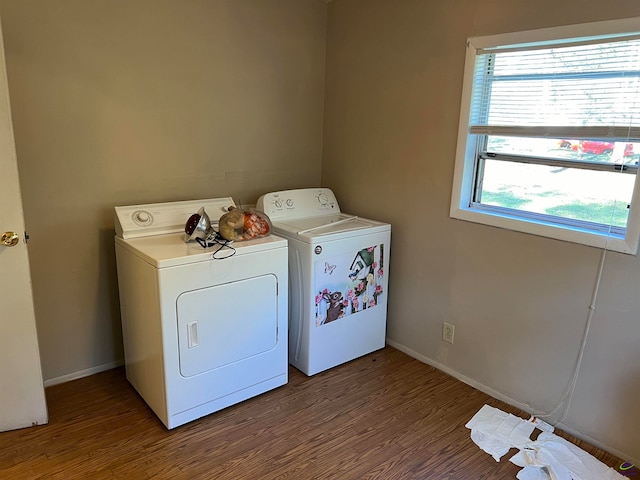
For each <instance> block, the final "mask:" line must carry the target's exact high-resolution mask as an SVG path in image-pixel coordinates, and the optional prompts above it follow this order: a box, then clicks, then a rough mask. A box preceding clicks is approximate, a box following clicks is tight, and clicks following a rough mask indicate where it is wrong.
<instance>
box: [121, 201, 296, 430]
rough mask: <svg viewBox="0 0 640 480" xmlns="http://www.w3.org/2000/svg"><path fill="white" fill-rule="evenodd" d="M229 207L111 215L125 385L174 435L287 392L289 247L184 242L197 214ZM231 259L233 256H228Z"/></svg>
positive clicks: (196, 204) (168, 206)
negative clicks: (204, 420)
mask: <svg viewBox="0 0 640 480" xmlns="http://www.w3.org/2000/svg"><path fill="white" fill-rule="evenodd" d="M232 205H234V203H233V200H232V199H231V198H219V199H207V200H195V201H186V202H171V203H158V204H147V205H133V206H125V207H115V216H116V239H115V249H116V261H117V269H118V284H119V291H120V304H121V313H122V333H123V338H124V353H125V366H126V374H127V379H128V380H129V382H130V383H131V384H132V385H133V387H134V388H135V389H136V390H137V391H138V393H139V394H140V395H141V396H142V398H143V399H144V400H145V401H146V403H147V404H148V405H149V406H150V407H151V409H152V410H153V411H154V412H155V413H156V415H157V416H158V417H159V418H160V420H161V421H162V422H163V423H164V424H165V425H166V427H167V428H169V429H171V428H174V427H177V426H179V425H182V424H184V423H187V422H190V421H192V420H195V419H197V418H200V417H202V416H204V415H207V414H210V413H212V412H215V411H217V410H220V409H222V408H225V407H228V406H230V405H233V404H235V403H238V402H240V401H243V400H246V399H248V398H250V397H253V396H255V395H258V394H261V393H263V392H266V391H268V390H271V389H273V388H276V387H278V386H281V385H284V384H285V383H287V379H288V370H287V369H288V361H287V324H286V321H287V320H286V319H287V290H288V289H287V280H288V279H287V241H286V240H285V239H283V238H280V237H277V236H275V235H269V236H266V237H263V238H258V239H254V240H249V241H244V242H234V243H233V244H232V245H231V247H232V248H233V249H235V253H234V250H232V249H230V248H224V249H223V250H220V251H219V252H217V253H216V254H215V257H216V258H214V252H215V251H216V249H217V248H219V247H218V246H215V247H208V248H203V247H202V246H201V245H200V244H198V243H196V242H189V243H186V242H185V240H184V239H185V233H184V228H185V223H186V222H187V219H188V218H189V217H190V216H191V215H192V214H194V213H195V212H197V211H198V209H199V208H200V207H204V208H205V212H206V213H207V214H208V215H209V216H210V217H211V218H219V217H220V216H221V215H222V214H223V213H224V212H225V211H226V208H227V207H229V206H232ZM232 253H234V254H233V255H232V256H230V255H231V254H232Z"/></svg>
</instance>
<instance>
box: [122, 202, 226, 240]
mask: <svg viewBox="0 0 640 480" xmlns="http://www.w3.org/2000/svg"><path fill="white" fill-rule="evenodd" d="M231 206H233V207H235V206H236V204H235V203H234V202H233V199H232V198H231V197H223V198H208V199H204V200H187V201H183V202H167V203H149V204H144V205H129V206H126V207H115V216H116V218H115V228H116V235H117V236H118V237H120V238H124V239H128V238H137V237H147V236H149V235H160V234H164V233H177V232H184V227H185V224H186V223H187V220H188V219H189V217H190V216H191V215H193V214H194V213H197V212H198V210H199V209H200V208H201V207H204V211H205V212H206V214H207V215H208V216H209V218H210V220H211V222H212V223H217V221H218V219H219V218H220V217H221V216H222V215H223V214H224V213H225V212H226V211H227V209H228V208H229V207H231Z"/></svg>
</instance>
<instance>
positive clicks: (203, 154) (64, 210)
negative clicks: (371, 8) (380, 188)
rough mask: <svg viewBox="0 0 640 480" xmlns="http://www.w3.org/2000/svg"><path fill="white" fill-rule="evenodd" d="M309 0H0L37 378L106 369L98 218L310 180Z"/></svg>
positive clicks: (315, 91)
mask: <svg viewBox="0 0 640 480" xmlns="http://www.w3.org/2000/svg"><path fill="white" fill-rule="evenodd" d="M326 10H327V5H326V3H325V2H323V1H322V0H276V1H270V2H265V1H262V0H242V1H237V0H202V1H198V0H188V1H176V0H135V1H131V0H55V1H49V0H2V1H0V16H1V18H2V24H3V30H4V37H5V48H6V57H7V69H8V75H9V89H10V97H11V103H12V113H13V120H14V128H15V139H16V147H17V153H18V163H19V171H20V177H21V185H22V193H23V197H24V209H25V220H26V224H27V229H28V231H29V234H30V236H31V240H30V242H29V253H30V257H31V267H32V277H33V290H34V301H35V307H36V317H37V323H38V335H39V340H40V352H41V356H42V363H43V373H44V377H45V380H51V379H54V380H55V379H58V380H60V379H65V378H69V376H71V377H73V376H75V375H78V373H80V374H82V373H87V370H88V371H89V372H90V371H93V370H95V369H100V368H105V367H108V366H110V365H113V364H114V362H118V361H121V359H122V356H123V353H122V338H121V330H120V315H119V304H118V293H117V277H116V271H115V258H114V242H113V235H114V230H113V207H114V206H115V205H131V204H136V203H146V202H161V201H172V200H183V199H194V198H206V197H220V196H233V198H234V199H235V200H236V202H239V201H241V202H244V203H255V201H256V199H257V197H258V196H259V195H260V194H261V193H264V192H266V191H272V190H277V189H283V188H294V187H300V186H314V185H318V184H319V182H320V162H321V154H322V145H321V142H322V115H323V102H324V97H323V95H324V64H325V40H326Z"/></svg>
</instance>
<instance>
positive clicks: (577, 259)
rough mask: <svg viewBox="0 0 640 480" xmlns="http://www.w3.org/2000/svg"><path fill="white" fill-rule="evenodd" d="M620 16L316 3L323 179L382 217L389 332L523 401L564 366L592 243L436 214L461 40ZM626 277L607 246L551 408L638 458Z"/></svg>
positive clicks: (637, 340)
mask: <svg viewBox="0 0 640 480" xmlns="http://www.w3.org/2000/svg"><path fill="white" fill-rule="evenodd" d="M632 16H640V3H638V2H637V1H635V0H610V1H608V2H606V5H603V3H602V2H601V1H600V0H589V1H585V0H553V1H552V0H538V1H535V2H532V1H530V0H446V1H445V0H440V1H437V0H334V1H332V2H331V3H330V4H329V11H328V20H327V24H328V31H327V66H326V91H325V97H326V102H325V122H324V143H323V161H322V184H323V186H326V187H330V188H332V189H333V190H334V191H335V193H336V195H337V197H338V199H340V201H341V207H343V208H344V210H346V211H350V212H352V213H355V214H358V215H363V216H371V217H374V218H378V219H381V220H386V221H389V222H391V223H392V225H393V227H392V242H391V243H392V249H391V258H392V261H391V265H390V282H391V283H390V286H389V291H390V296H389V321H388V336H389V339H390V341H391V343H392V344H393V345H395V346H398V347H400V348H402V349H403V350H405V351H407V352H409V353H411V354H412V355H414V356H416V357H418V358H421V359H423V360H424V361H427V362H429V363H432V364H434V365H436V366H438V367H440V368H442V369H444V370H445V371H448V372H450V373H452V374H454V375H456V376H458V377H459V378H462V379H464V380H465V381H468V382H469V383H471V384H473V385H476V386H478V387H479V388H481V389H484V390H485V391H488V392H491V393H493V394H494V395H496V396H498V397H501V398H504V399H507V400H509V401H511V403H514V404H517V405H519V406H522V407H526V408H528V409H529V410H530V411H531V410H540V411H548V410H550V409H551V408H552V406H553V405H554V404H555V403H556V402H557V401H558V400H559V399H560V398H561V396H562V392H563V390H564V388H565V386H566V385H567V383H568V382H569V380H570V378H571V372H572V368H573V366H574V363H575V361H576V357H577V353H578V350H579V346H580V342H581V338H582V334H583V330H584V327H585V322H586V319H587V314H588V311H589V310H588V306H589V304H590V298H591V295H592V291H593V288H594V283H595V279H596V274H597V270H598V265H599V262H600V255H601V251H600V250H597V249H593V248H589V247H584V246H579V245H575V244H569V243H563V242H560V241H555V240H550V239H545V238H539V237H534V236H531V235H525V234H520V233H515V232H510V231H506V230H501V229H496V228H492V227H487V226H482V225H477V224H471V223H466V222H462V221H457V220H453V219H450V218H449V204H450V197H451V184H452V176H453V166H454V155H455V147H456V135H457V127H458V116H459V109H460V99H461V88H462V72H463V64H464V55H465V41H466V39H467V38H468V37H470V36H475V35H489V34H498V33H504V32H510V31H518V30H526V29H534V28H542V27H549V26H556V25H562V24H569V23H582V22H589V21H597V20H606V19H614V18H621V17H632ZM639 28H640V21H639ZM639 285H640V260H639V259H638V258H637V257H633V256H625V255H621V254H616V253H607V255H606V258H605V264H604V272H603V278H602V283H601V286H600V292H599V296H598V299H597V303H596V311H595V314H594V317H593V324H592V327H591V332H590V335H589V337H588V342H587V344H586V349H585V356H584V362H583V365H582V369H581V371H580V375H579V377H578V383H577V386H576V390H575V395H574V396H573V400H572V402H571V404H570V407H569V409H568V415H567V417H566V419H565V420H564V426H565V428H568V429H569V430H572V431H574V432H575V433H578V434H579V435H580V436H582V437H584V438H590V439H592V440H594V441H595V442H596V443H598V444H599V445H601V446H604V447H605V448H607V449H608V450H610V451H613V452H614V453H618V454H620V455H621V456H623V457H626V458H627V459H635V461H636V462H637V461H638V459H640V429H639V428H638V426H639V425H640V409H638V408H637V406H638V399H639V398H640V295H639V294H638V292H639V290H638V289H639V288H640V287H639ZM444 321H446V322H450V323H453V324H454V325H455V327H456V331H455V343H454V344H453V345H449V344H446V343H444V342H443V341H442V340H441V338H442V322H444ZM527 406H528V407H527Z"/></svg>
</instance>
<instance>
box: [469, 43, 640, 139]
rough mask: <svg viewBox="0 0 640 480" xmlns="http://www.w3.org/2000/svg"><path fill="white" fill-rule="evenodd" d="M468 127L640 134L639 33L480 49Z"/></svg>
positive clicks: (521, 132) (493, 131)
mask: <svg viewBox="0 0 640 480" xmlns="http://www.w3.org/2000/svg"><path fill="white" fill-rule="evenodd" d="M472 88H473V90H472V100H471V111H470V114H471V115H470V129H469V131H470V133H472V134H479V135H506V136H524V137H549V138H576V139H580V138H589V139H611V140H629V141H640V39H638V38H632V39H629V38H621V39H610V40H606V41H603V43H593V42H588V43H584V44H578V45H576V44H575V43H573V44H571V45H565V46H558V45H554V46H553V47H549V46H540V47H538V48H532V47H531V46H527V47H526V48H524V49H523V50H518V49H517V48H516V47H513V48H512V47H508V48H505V49H493V50H478V52H477V57H476V66H475V71H474V79H473V87H472Z"/></svg>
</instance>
